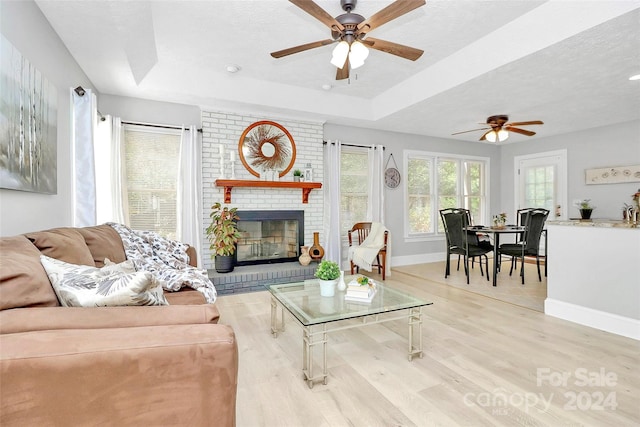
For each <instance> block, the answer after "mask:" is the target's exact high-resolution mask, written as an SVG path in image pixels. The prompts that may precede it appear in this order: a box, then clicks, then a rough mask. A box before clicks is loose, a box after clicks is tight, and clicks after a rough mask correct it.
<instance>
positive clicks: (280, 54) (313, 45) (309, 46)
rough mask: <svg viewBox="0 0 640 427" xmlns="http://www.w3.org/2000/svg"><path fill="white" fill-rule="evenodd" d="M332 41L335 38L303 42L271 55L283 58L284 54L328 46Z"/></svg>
mask: <svg viewBox="0 0 640 427" xmlns="http://www.w3.org/2000/svg"><path fill="white" fill-rule="evenodd" d="M331 43H334V40H331V39H326V40H321V41H317V42H312V43H307V44H301V45H300V46H295V47H290V48H288V49H282V50H279V51H277V52H271V56H273V57H274V58H282V57H283V56H287V55H291V54H294V53H298V52H304V51H305V50H309V49H314V48H316V47H322V46H326V45H328V44H331Z"/></svg>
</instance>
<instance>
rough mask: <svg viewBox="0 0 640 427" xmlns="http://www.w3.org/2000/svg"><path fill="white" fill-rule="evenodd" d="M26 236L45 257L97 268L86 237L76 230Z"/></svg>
mask: <svg viewBox="0 0 640 427" xmlns="http://www.w3.org/2000/svg"><path fill="white" fill-rule="evenodd" d="M25 236H27V238H28V239H29V240H31V241H32V242H33V244H34V245H35V246H36V247H37V248H38V249H39V250H40V252H42V254H43V255H46V256H48V257H51V258H55V259H59V260H62V261H65V262H70V263H72V264H82V265H91V266H95V263H94V262H93V256H92V255H91V252H90V251H89V248H88V247H87V244H86V243H85V241H84V237H82V234H80V232H79V231H78V230H77V229H76V228H54V229H51V230H46V231H38V232H35V233H27V234H25Z"/></svg>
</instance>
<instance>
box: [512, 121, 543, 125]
mask: <svg viewBox="0 0 640 427" xmlns="http://www.w3.org/2000/svg"><path fill="white" fill-rule="evenodd" d="M543 124H544V122H542V121H541V120H533V121H530V122H513V123H507V126H529V125H543Z"/></svg>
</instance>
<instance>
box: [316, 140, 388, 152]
mask: <svg viewBox="0 0 640 427" xmlns="http://www.w3.org/2000/svg"><path fill="white" fill-rule="evenodd" d="M328 143H329V141H322V145H327V144H328ZM331 144H335V142H332V143H331ZM341 145H343V146H345V147H358V148H371V146H370V145H359V144H341ZM373 148H374V149H376V148H378V147H375V146H374V147H373ZM382 149H383V150H386V149H387V147H385V146H384V145H383V146H382Z"/></svg>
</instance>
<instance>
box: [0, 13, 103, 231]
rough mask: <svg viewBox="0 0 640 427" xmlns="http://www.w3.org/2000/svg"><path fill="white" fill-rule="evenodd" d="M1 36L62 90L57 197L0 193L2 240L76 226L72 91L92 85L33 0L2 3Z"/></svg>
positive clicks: (1, 191) (10, 192)
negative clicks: (30, 232) (8, 237)
mask: <svg viewBox="0 0 640 427" xmlns="http://www.w3.org/2000/svg"><path fill="white" fill-rule="evenodd" d="M0 31H1V32H2V35H3V36H4V37H5V38H6V39H7V40H8V41H9V42H10V43H11V44H12V45H13V46H14V47H15V48H16V49H17V50H19V51H20V53H21V54H22V56H23V57H24V58H26V59H27V60H29V62H31V64H33V65H34V66H35V67H36V68H37V69H38V70H39V71H40V72H41V73H42V75H43V76H45V77H46V78H47V80H48V81H49V82H50V83H51V84H53V85H55V87H56V89H57V91H58V100H57V105H58V113H57V115H58V138H57V153H58V156H57V157H58V159H57V161H58V164H57V170H58V176H57V179H58V193H57V194H55V195H47V194H38V193H30V192H25V191H15V190H5V189H0V236H10V235H15V234H20V233H24V232H27V231H34V230H42V229H46V228H52V227H59V226H69V225H71V223H72V194H71V180H72V175H71V130H70V124H71V117H70V111H71V108H70V102H71V101H70V89H71V88H74V87H77V86H83V87H84V88H87V89H93V85H92V84H91V82H90V81H89V79H88V78H87V76H86V75H85V74H84V73H83V72H82V70H81V69H80V67H79V66H78V64H77V63H76V62H75V60H74V59H73V57H72V56H71V55H70V54H69V51H68V50H67V48H66V47H65V46H64V45H63V44H62V41H61V40H60V39H59V38H58V35H57V34H56V33H55V32H54V31H53V29H52V28H51V26H50V25H49V22H48V21H47V20H46V19H45V17H44V16H43V15H42V13H41V12H40V9H39V8H38V6H36V4H35V3H34V2H33V1H30V0H25V1H2V2H0Z"/></svg>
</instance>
